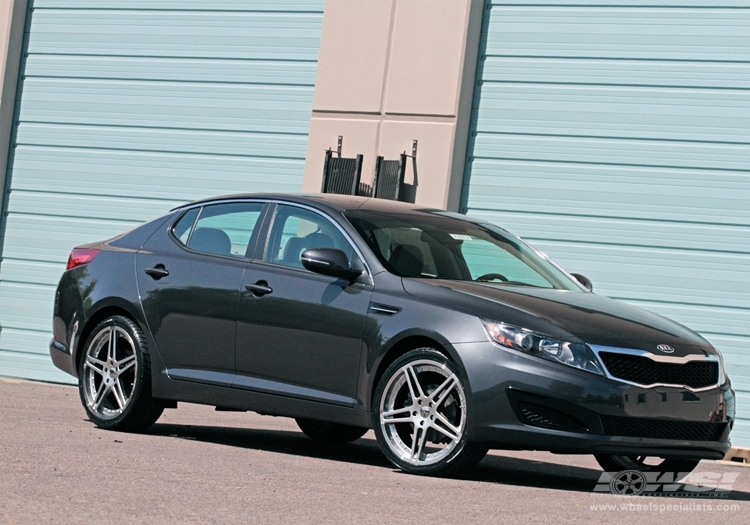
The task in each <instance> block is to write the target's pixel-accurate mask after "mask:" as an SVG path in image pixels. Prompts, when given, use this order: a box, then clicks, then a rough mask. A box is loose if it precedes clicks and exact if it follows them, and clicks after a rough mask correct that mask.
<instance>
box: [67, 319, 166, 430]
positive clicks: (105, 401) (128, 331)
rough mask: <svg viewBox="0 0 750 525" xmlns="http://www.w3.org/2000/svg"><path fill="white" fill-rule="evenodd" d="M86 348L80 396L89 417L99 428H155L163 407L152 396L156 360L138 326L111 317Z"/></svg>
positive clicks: (97, 328)
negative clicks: (152, 363) (149, 351)
mask: <svg viewBox="0 0 750 525" xmlns="http://www.w3.org/2000/svg"><path fill="white" fill-rule="evenodd" d="M112 341H114V348H113V350H114V351H113V352H111V349H112ZM83 348H84V350H83V351H84V354H83V356H82V357H81V360H80V364H79V367H78V392H79V394H80V396H81V402H82V403H83V407H84V409H85V410H86V414H87V415H88V417H89V419H90V420H91V421H92V422H93V423H94V424H95V425H96V426H98V427H100V428H104V429H107V430H119V431H123V432H138V431H141V430H145V429H147V428H148V427H150V426H151V425H153V424H154V423H155V422H156V420H157V419H159V416H161V414H162V412H163V411H164V404H163V403H162V402H161V401H159V400H155V399H153V398H152V397H151V361H150V359H149V354H148V347H147V346H146V340H145V338H144V336H143V332H142V331H141V329H140V328H139V327H138V325H137V324H135V323H134V322H133V321H131V320H130V319H128V318H127V317H123V316H121V315H114V316H112V317H108V318H107V319H105V320H104V321H102V322H101V323H99V324H98V325H96V327H95V328H94V330H93V331H92V332H91V336H89V338H88V340H87V341H86V345H85V346H84V347H83ZM131 363H132V364H131Z"/></svg>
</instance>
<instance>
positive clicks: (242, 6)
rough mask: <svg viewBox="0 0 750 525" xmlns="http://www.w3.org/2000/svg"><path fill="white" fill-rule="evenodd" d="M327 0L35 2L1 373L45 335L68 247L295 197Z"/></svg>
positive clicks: (41, 363) (5, 256)
mask: <svg viewBox="0 0 750 525" xmlns="http://www.w3.org/2000/svg"><path fill="white" fill-rule="evenodd" d="M323 5H324V0H274V1H270V0H179V1H178V0H148V1H146V0H111V1H108V2H102V1H100V0H35V1H33V2H32V5H31V10H30V13H29V17H28V21H27V35H26V39H27V43H26V45H27V48H26V50H27V54H26V55H25V61H24V62H25V63H24V64H23V65H22V83H21V86H20V89H19V94H18V103H17V104H18V109H17V113H18V116H17V119H16V120H17V122H18V124H17V129H16V131H15V138H14V142H13V145H12V146H13V148H14V149H13V150H12V153H11V160H10V162H9V177H10V180H9V185H8V189H9V191H8V194H7V196H6V199H7V201H6V202H7V208H6V209H7V212H8V213H7V217H6V218H5V221H6V222H5V227H4V238H2V239H0V250H1V252H0V255H1V256H2V259H1V260H0V375H10V376H19V377H28V378H34V379H45V380H57V381H70V379H72V378H70V377H69V376H67V375H65V374H63V373H62V372H59V371H57V370H56V369H54V367H53V366H52V364H51V362H50V359H49V353H48V346H47V345H48V343H49V338H50V330H51V328H50V327H51V316H52V306H53V296H54V289H55V286H56V284H57V281H58V279H59V277H60V274H61V273H62V271H63V270H64V265H65V260H66V258H67V255H68V253H69V251H70V249H71V248H72V247H73V246H75V245H76V244H80V243H85V242H91V241H95V240H100V239H104V238H107V237H110V236H112V235H114V234H116V233H118V232H121V231H124V230H126V229H128V228H129V227H131V226H134V225H136V224H138V223H140V222H142V221H144V220H147V219H149V218H152V217H155V216H157V215H159V214H161V213H163V212H165V211H167V210H169V209H170V208H172V207H174V206H176V205H178V204H180V203H183V202H185V201H189V200H193V199H197V198H201V197H207V196H212V195H218V194H223V193H234V192H245V191H270V190H273V191H299V190H300V188H301V186H302V173H303V169H304V162H305V151H306V147H307V133H308V130H309V125H310V114H311V111H312V97H313V88H314V83H315V73H316V66H317V58H318V47H319V43H320V34H321V24H322V18H323Z"/></svg>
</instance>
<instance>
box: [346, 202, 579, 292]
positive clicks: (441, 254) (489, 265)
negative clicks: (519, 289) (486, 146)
mask: <svg viewBox="0 0 750 525" xmlns="http://www.w3.org/2000/svg"><path fill="white" fill-rule="evenodd" d="M345 215H346V217H347V219H348V220H349V222H351V224H352V225H353V226H354V228H356V230H357V231H358V232H359V234H360V235H361V236H362V238H363V239H364V240H365V242H367V244H368V245H369V246H370V248H371V249H372V251H373V252H374V253H375V255H376V256H377V257H378V259H380V262H381V263H382V264H383V266H385V268H386V269H387V270H388V271H390V272H391V273H394V274H396V275H398V276H400V277H420V278H432V279H449V280H456V281H479V282H492V283H497V284H502V285H515V286H535V287H539V288H556V289H561V290H575V291H581V288H580V287H578V286H577V285H576V284H575V283H574V282H573V281H572V280H571V279H570V278H569V277H568V276H567V275H565V274H564V273H563V272H562V271H560V270H559V269H558V268H557V267H556V266H555V265H553V264H552V263H550V262H549V261H548V260H547V259H546V258H544V257H542V256H540V255H539V254H538V253H537V252H536V251H534V250H533V249H532V248H530V247H529V246H527V245H526V244H525V243H523V242H522V241H521V240H520V239H518V238H516V237H514V236H512V235H510V234H509V233H507V232H505V231H503V230H501V229H500V228H497V227H495V226H492V225H490V224H484V223H482V224H479V223H475V222H471V221H469V220H466V219H459V218H456V217H454V216H450V215H448V214H439V212H433V213H426V212H425V213H408V214H406V213H405V214H398V213H381V212H373V211H361V210H355V211H349V212H346V214H345Z"/></svg>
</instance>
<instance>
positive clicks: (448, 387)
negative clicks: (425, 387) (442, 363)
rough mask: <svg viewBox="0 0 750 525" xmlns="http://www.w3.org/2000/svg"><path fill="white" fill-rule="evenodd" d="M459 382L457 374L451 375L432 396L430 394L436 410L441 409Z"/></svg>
mask: <svg viewBox="0 0 750 525" xmlns="http://www.w3.org/2000/svg"><path fill="white" fill-rule="evenodd" d="M457 382H458V378H457V377H456V374H451V375H450V377H449V378H448V379H446V380H445V381H443V382H442V384H441V385H440V386H439V387H437V388H436V389H435V390H433V392H432V394H430V398H431V399H432V401H433V402H434V403H435V408H437V407H439V406H440V405H441V404H442V402H443V401H445V398H446V397H448V395H450V393H451V392H452V391H453V389H454V388H455V386H456V383H457Z"/></svg>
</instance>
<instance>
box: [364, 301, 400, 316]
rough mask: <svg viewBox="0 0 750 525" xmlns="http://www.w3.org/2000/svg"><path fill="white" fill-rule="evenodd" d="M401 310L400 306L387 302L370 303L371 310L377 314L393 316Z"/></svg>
mask: <svg viewBox="0 0 750 525" xmlns="http://www.w3.org/2000/svg"><path fill="white" fill-rule="evenodd" d="M400 311H401V308H399V307H398V306H390V305H387V304H380V303H370V312H372V313H374V314H377V315H385V316H386V317H391V316H393V315H396V314H397V313H399V312H400Z"/></svg>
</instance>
